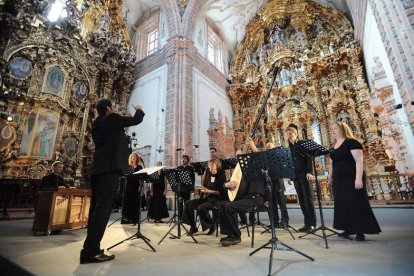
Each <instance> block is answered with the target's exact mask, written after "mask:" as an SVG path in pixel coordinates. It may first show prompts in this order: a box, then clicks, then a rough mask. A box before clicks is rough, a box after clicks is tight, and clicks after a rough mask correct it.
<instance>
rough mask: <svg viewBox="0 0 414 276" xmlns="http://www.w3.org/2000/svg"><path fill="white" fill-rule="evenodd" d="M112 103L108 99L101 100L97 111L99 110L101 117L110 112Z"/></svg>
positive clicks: (97, 105)
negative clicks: (109, 108)
mask: <svg viewBox="0 0 414 276" xmlns="http://www.w3.org/2000/svg"><path fill="white" fill-rule="evenodd" d="M111 106H112V103H111V101H110V100H108V99H102V100H99V101H98V103H97V104H96V110H98V114H99V116H103V115H105V114H106V111H107V110H108V109H107V107H111Z"/></svg>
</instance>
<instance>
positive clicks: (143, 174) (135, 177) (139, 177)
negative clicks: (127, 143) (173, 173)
mask: <svg viewBox="0 0 414 276" xmlns="http://www.w3.org/2000/svg"><path fill="white" fill-rule="evenodd" d="M156 168H157V169H158V170H159V169H161V168H162V167H156ZM152 173H154V168H146V169H142V170H140V171H138V172H136V173H133V174H131V175H127V176H126V179H127V181H131V182H133V181H137V182H138V189H139V206H140V208H139V211H138V222H137V225H138V226H137V232H136V233H135V234H134V235H132V236H130V237H128V238H126V239H124V240H122V241H120V242H118V243H116V244H114V245H112V246H110V247H108V249H107V250H110V249H111V248H114V247H115V246H118V245H120V244H121V243H123V242H125V241H128V240H132V239H142V240H143V241H144V242H145V243H146V244H147V245H148V246H149V247H150V248H151V249H152V251H153V252H156V251H155V249H154V247H152V245H151V244H150V243H149V242H150V241H151V240H150V239H148V238H147V237H145V236H144V235H143V234H141V196H142V190H143V185H142V183H143V182H144V180H147V179H149V174H152Z"/></svg>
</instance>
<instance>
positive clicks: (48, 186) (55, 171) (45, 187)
mask: <svg viewBox="0 0 414 276" xmlns="http://www.w3.org/2000/svg"><path fill="white" fill-rule="evenodd" d="M62 171H63V163H62V162H61V161H55V162H53V164H52V172H51V173H50V174H48V175H46V176H44V177H43V178H42V184H41V185H40V187H39V191H57V189H58V188H69V185H67V184H64V183H63V177H62Z"/></svg>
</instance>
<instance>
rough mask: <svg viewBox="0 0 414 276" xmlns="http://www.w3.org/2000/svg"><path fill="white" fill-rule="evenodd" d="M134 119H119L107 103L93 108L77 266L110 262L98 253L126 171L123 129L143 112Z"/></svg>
mask: <svg viewBox="0 0 414 276" xmlns="http://www.w3.org/2000/svg"><path fill="white" fill-rule="evenodd" d="M133 107H134V108H135V114H134V116H132V117H131V116H121V115H119V114H116V113H115V108H114V106H113V105H112V103H111V101H110V100H108V99H102V100H99V101H98V103H97V105H96V108H97V110H98V117H97V118H96V119H95V121H94V122H93V124H92V139H93V142H94V144H95V153H94V156H93V161H92V167H91V206H90V210H89V220H88V234H87V236H86V239H85V242H84V244H83V249H82V250H81V254H80V263H81V264H86V263H98V262H105V261H110V260H113V259H114V258H115V256H114V255H106V254H104V253H103V250H101V249H100V242H101V240H102V237H103V234H104V232H105V228H106V224H107V223H108V220H109V216H110V214H111V209H112V206H113V205H114V201H115V195H116V192H117V190H118V185H119V179H120V176H121V175H123V172H125V171H126V170H127V169H128V155H129V153H130V151H129V148H128V141H127V137H126V135H125V130H124V128H125V127H130V126H134V125H137V124H139V123H141V122H142V120H143V118H144V115H145V114H144V112H143V111H142V108H141V107H140V106H138V105H133Z"/></svg>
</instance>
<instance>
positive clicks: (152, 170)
mask: <svg viewBox="0 0 414 276" xmlns="http://www.w3.org/2000/svg"><path fill="white" fill-rule="evenodd" d="M164 168H165V166H156V167H149V168H145V169H142V170H139V171H137V172H134V173H133V174H147V175H151V174H153V173H156V172H158V171H160V170H162V169H164Z"/></svg>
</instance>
